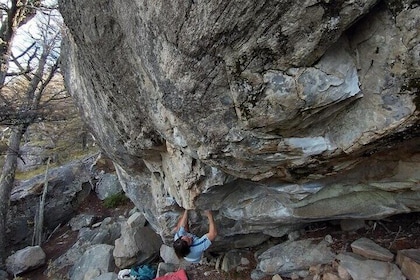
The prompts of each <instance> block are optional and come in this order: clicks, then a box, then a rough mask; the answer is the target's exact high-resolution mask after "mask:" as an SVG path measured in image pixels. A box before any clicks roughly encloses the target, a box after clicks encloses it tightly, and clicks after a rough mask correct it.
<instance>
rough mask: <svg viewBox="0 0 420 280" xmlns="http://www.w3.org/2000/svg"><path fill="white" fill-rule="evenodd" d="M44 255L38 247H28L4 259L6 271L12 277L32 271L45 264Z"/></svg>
mask: <svg viewBox="0 0 420 280" xmlns="http://www.w3.org/2000/svg"><path fill="white" fill-rule="evenodd" d="M45 258H46V255H45V253H44V251H43V250H42V248H41V247H40V246H29V247H26V248H24V249H21V250H19V251H17V252H16V253H14V254H12V255H11V256H9V257H8V258H7V259H6V268H7V271H8V272H9V273H10V274H12V275H18V274H21V273H23V272H27V271H30V270H33V269H35V268H37V267H40V266H42V265H44V264H45Z"/></svg>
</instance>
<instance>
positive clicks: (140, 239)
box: [113, 214, 162, 268]
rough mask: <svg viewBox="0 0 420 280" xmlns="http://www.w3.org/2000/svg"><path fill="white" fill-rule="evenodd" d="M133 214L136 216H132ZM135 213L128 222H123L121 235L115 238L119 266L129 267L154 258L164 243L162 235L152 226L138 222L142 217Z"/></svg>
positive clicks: (116, 260)
mask: <svg viewBox="0 0 420 280" xmlns="http://www.w3.org/2000/svg"><path fill="white" fill-rule="evenodd" d="M133 215H134V216H136V218H134V219H133V218H131V217H132V216H133ZM133 215H132V216H131V217H130V218H131V219H130V218H129V219H128V221H127V223H123V224H122V226H121V236H120V237H119V238H118V239H116V240H115V249H114V251H113V256H114V259H115V264H116V266H117V267H118V268H128V267H131V266H133V265H136V264H141V263H144V262H146V261H150V260H152V259H153V258H155V257H156V256H158V255H159V249H160V247H161V245H162V242H161V239H160V236H159V235H157V234H156V233H155V232H154V231H153V230H152V229H151V228H150V227H147V226H144V224H142V223H139V222H136V221H141V220H142V219H141V217H139V216H138V215H137V214H133ZM129 221H130V222H129Z"/></svg>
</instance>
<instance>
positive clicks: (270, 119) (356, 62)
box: [60, 0, 420, 248]
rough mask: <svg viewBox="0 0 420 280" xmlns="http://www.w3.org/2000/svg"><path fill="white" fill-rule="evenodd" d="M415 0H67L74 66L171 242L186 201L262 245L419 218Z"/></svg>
mask: <svg viewBox="0 0 420 280" xmlns="http://www.w3.org/2000/svg"><path fill="white" fill-rule="evenodd" d="M411 2H412V1H408V0H407V1H405V0H404V1H401V5H394V4H396V3H395V2H393V1H391V2H388V1H374V0H369V1H340V2H335V1H303V2H302V1H271V0H268V1H251V0H244V1H240V3H239V2H237V1H227V2H220V1H207V2H205V3H204V2H197V1H189V0H188V1H187V0H182V1H178V2H177V3H176V4H175V3H170V2H168V1H164V0H157V1H156V0H153V1H140V2H139V1H116V0H107V1H99V0H95V1H83V0H71V1H67V0H66V1H64V0H61V1H60V11H61V13H62V15H63V18H64V22H65V24H66V26H67V27H68V32H67V35H68V36H67V39H66V41H65V42H64V43H63V48H62V54H63V58H64V60H63V65H62V66H63V67H62V69H63V72H64V76H65V80H66V84H67V87H68V89H69V91H70V92H71V94H72V95H73V96H74V97H75V99H76V100H77V103H78V106H79V107H80V108H81V109H82V112H83V115H84V118H85V119H86V120H87V122H88V123H89V126H90V127H91V129H92V133H93V134H94V135H95V139H97V141H98V143H99V144H100V145H101V147H102V149H103V150H104V151H106V153H107V154H108V155H109V157H110V158H111V159H112V160H113V161H114V163H115V168H116V171H117V174H118V178H119V180H120V182H121V185H122V188H123V190H124V191H125V192H126V193H127V195H128V196H129V197H130V199H131V200H132V201H133V202H134V203H135V205H136V207H137V208H138V209H139V210H141V211H142V212H143V213H144V214H145V217H146V219H147V220H148V222H149V223H150V224H151V226H152V228H153V229H154V230H155V231H156V232H158V233H159V234H160V235H161V237H162V239H163V240H164V241H165V242H169V241H170V240H171V238H172V234H171V229H172V228H173V226H174V225H175V223H176V220H177V217H178V214H179V211H180V210H179V207H178V206H181V207H183V208H189V209H212V210H215V212H216V220H217V222H218V224H219V225H220V229H221V230H220V236H223V237H224V238H221V239H220V241H219V242H221V243H223V244H221V246H223V247H224V248H226V246H229V247H235V246H237V245H238V244H239V243H241V239H242V238H246V239H247V240H250V239H252V236H253V235H254V236H258V237H259V238H261V239H260V240H257V239H256V238H253V239H252V242H254V243H256V242H261V241H262V240H264V238H263V237H270V236H279V235H281V234H287V231H286V232H285V231H284V230H283V229H284V228H285V227H288V226H289V225H290V224H294V225H296V224H299V223H304V222H305V223H306V222H310V221H318V220H331V219H378V218H382V217H386V216H389V215H392V214H397V213H406V212H410V211H420V192H419V181H420V177H419V176H420V175H419V172H418V166H419V161H420V156H419V154H420V153H419V151H420V147H419V145H418V142H419V131H420V129H419V127H420V126H419V114H418V87H419V86H418V84H419V83H418V81H419V78H420V71H419V70H418V69H419V65H420V56H419V55H418V53H419V48H420V47H419V46H420V31H419V30H420V29H419V28H418V15H419V14H420V7H419V6H418V5H417V4H411ZM193 223H194V224H195V225H196V226H197V227H198V228H200V227H201V225H203V224H204V225H205V223H206V221H205V219H201V218H200V216H198V217H197V219H196V220H195V221H193ZM201 229H202V230H204V229H203V228H201ZM246 236H248V237H246ZM229 238H232V239H233V240H236V241H237V243H236V244H234V243H231V242H230V241H231V240H232V239H229ZM229 242H230V243H229ZM242 244H246V245H247V246H248V244H249V242H243V243H242Z"/></svg>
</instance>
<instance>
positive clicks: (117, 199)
mask: <svg viewBox="0 0 420 280" xmlns="http://www.w3.org/2000/svg"><path fill="white" fill-rule="evenodd" d="M127 202H128V198H127V197H126V196H125V194H124V193H122V192H119V193H116V194H113V195H110V196H108V197H107V198H105V199H104V206H105V207H106V208H116V207H118V206H120V205H124V204H126V203H127Z"/></svg>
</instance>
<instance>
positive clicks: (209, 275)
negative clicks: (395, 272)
mask: <svg viewBox="0 0 420 280" xmlns="http://www.w3.org/2000/svg"><path fill="white" fill-rule="evenodd" d="M132 207H133V205H132V204H131V203H128V204H126V205H124V206H123V207H119V208H117V209H107V208H105V207H104V206H103V203H102V202H101V201H100V200H99V199H97V198H96V196H95V195H93V194H92V195H90V196H89V197H88V198H87V200H86V201H85V202H84V203H83V204H82V205H81V207H80V209H79V212H80V213H88V214H95V215H97V216H99V217H107V216H113V215H121V214H124V213H126V212H127V211H128V210H130V209H131V208H132ZM419 216H420V215H419V214H418V213H411V214H402V215H397V216H393V217H389V218H387V219H383V220H381V221H367V222H366V225H365V227H364V228H361V229H359V230H357V231H352V232H345V231H342V229H341V226H340V224H339V223H334V222H319V223H314V224H312V225H310V226H308V227H306V228H305V229H304V231H302V232H301V236H300V237H299V238H300V239H305V238H313V239H315V240H322V239H324V238H325V236H327V235H330V236H331V237H332V240H333V243H332V245H331V246H332V248H333V250H334V252H335V253H337V254H338V253H341V252H346V251H351V248H350V244H351V243H352V242H353V241H355V240H357V239H359V238H361V237H367V238H369V239H371V240H373V241H375V242H376V243H377V244H379V245H381V246H382V247H384V248H387V249H389V250H390V251H391V252H392V253H394V254H396V252H397V251H398V250H401V249H409V248H420V217H419ZM76 238H77V232H73V231H71V229H70V227H69V226H64V227H62V228H60V229H58V230H57V231H56V232H55V233H53V235H52V236H51V237H50V239H49V240H48V241H47V242H46V243H45V244H44V245H43V246H42V247H43V249H44V251H45V253H46V254H47V265H48V261H49V260H54V259H55V258H57V257H58V256H60V255H61V254H62V253H63V252H65V251H66V250H67V249H68V248H69V247H71V245H72V244H73V243H74V242H75V241H76ZM279 241H281V240H278V239H277V240H273V242H279ZM254 251H255V250H254V249H249V256H250V259H252V256H253V254H254ZM217 257H218V256H217V255H213V258H217ZM47 265H45V266H44V267H41V268H39V269H37V270H35V271H32V272H30V273H26V274H25V275H21V278H20V279H21V280H47V279H48V280H49V279H54V280H59V279H55V278H50V277H48V275H45V274H44V271H45V270H46V268H47ZM255 265H256V261H254V262H251V263H250V264H249V265H248V266H247V269H244V270H242V271H231V272H224V271H220V270H217V269H216V268H215V266H214V265H205V264H202V265H194V266H191V267H189V268H187V275H188V278H189V279H190V280H205V279H209V280H210V279H211V280H222V279H241V280H247V279H251V277H250V275H251V271H252V270H253V269H254V268H255ZM334 266H335V265H334V264H331V265H329V266H323V267H317V268H315V267H314V268H312V270H316V271H315V272H314V271H313V273H318V275H319V276H322V274H323V273H327V272H328V271H334V270H336V267H334ZM116 272H118V271H116ZM61 273H62V275H65V273H66V271H61ZM63 279H65V278H63ZM271 279H272V277H271V276H270V277H265V278H264V279H263V280H271ZM283 279H284V280H287V279H290V278H285V277H283ZM311 279H312V278H311ZM318 279H323V278H318ZM411 280H413V279H411Z"/></svg>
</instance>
